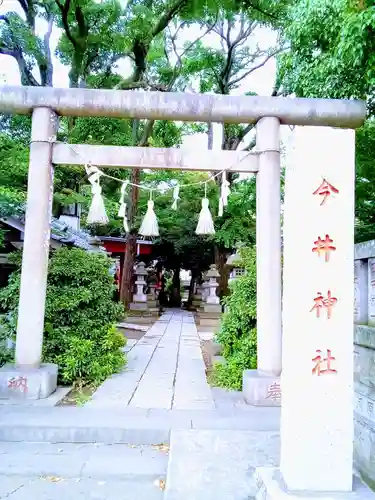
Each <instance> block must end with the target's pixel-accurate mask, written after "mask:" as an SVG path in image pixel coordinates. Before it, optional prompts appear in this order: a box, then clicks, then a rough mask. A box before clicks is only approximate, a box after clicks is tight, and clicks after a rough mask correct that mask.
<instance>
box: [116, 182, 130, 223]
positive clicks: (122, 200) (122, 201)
mask: <svg viewBox="0 0 375 500" xmlns="http://www.w3.org/2000/svg"><path fill="white" fill-rule="evenodd" d="M128 184H129V181H124V182H123V183H122V185H121V196H120V208H119V209H118V214H117V216H118V217H122V218H123V219H124V229H125V231H126V232H127V233H128V232H129V224H128V215H127V213H126V212H127V210H126V209H127V206H126V203H125V195H126V188H127V187H128Z"/></svg>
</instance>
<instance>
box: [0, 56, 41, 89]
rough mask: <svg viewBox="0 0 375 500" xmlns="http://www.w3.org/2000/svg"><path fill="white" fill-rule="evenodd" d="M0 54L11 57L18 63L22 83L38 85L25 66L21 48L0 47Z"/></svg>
mask: <svg viewBox="0 0 375 500" xmlns="http://www.w3.org/2000/svg"><path fill="white" fill-rule="evenodd" d="M0 54H3V55H5V56H10V57H13V58H14V59H15V60H16V61H17V64H18V68H19V70H20V74H21V80H22V83H23V84H26V85H31V86H33V87H39V82H38V81H37V80H36V79H35V78H34V76H33V74H32V72H31V71H30V69H29V68H28V66H27V63H26V61H25V59H24V57H23V53H22V50H21V49H9V48H8V47H0Z"/></svg>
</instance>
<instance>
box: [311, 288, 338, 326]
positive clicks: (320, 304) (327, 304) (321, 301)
mask: <svg viewBox="0 0 375 500" xmlns="http://www.w3.org/2000/svg"><path fill="white" fill-rule="evenodd" d="M336 302H337V299H336V297H332V293H331V290H328V292H327V297H323V295H322V293H321V292H318V295H317V297H315V298H314V305H313V307H312V308H311V309H310V312H312V311H314V310H315V311H316V317H317V318H320V310H321V309H323V308H324V309H327V318H328V319H330V318H331V316H332V308H333V306H334V305H335V304H336Z"/></svg>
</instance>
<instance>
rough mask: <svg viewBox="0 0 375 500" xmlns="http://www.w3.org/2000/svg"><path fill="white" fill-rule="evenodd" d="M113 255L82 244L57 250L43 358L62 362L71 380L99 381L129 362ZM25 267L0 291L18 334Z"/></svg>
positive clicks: (63, 374)
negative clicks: (111, 271) (88, 249)
mask: <svg viewBox="0 0 375 500" xmlns="http://www.w3.org/2000/svg"><path fill="white" fill-rule="evenodd" d="M110 266H111V261H110V259H109V258H108V257H107V256H105V255H103V254H98V253H88V252H85V251H84V250H80V249H77V248H72V249H69V248H62V249H59V250H56V251H54V252H53V253H52V255H51V258H50V262H49V270H48V282H47V295H46V313H45V326H44V343H43V361H44V362H48V363H57V364H58V365H59V378H60V381H61V382H63V383H66V384H75V385H86V384H89V383H90V384H95V385H97V384H99V383H101V382H102V381H103V380H105V379H106V378H107V377H108V376H110V375H111V374H113V373H115V372H117V371H119V370H120V369H121V368H122V367H123V366H124V363H125V355H124V353H123V352H122V351H121V350H120V348H121V347H123V346H124V345H125V338H124V336H123V335H122V334H121V333H119V332H118V331H117V330H116V329H115V327H114V323H115V322H116V321H117V320H118V319H119V317H120V316H121V315H122V314H123V307H122V306H121V305H120V304H118V303H116V302H115V301H114V300H113V292H114V283H113V277H112V276H111V275H110V274H109V269H110ZM19 286H20V270H18V271H16V272H15V273H13V275H12V276H11V278H10V280H9V284H8V286H7V287H6V288H5V289H3V290H2V291H1V292H0V303H1V304H2V306H3V307H4V308H5V309H6V310H7V311H8V314H7V320H6V323H7V331H8V335H13V336H14V335H15V330H16V321H17V307H18V295H19Z"/></svg>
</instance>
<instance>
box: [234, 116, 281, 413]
mask: <svg viewBox="0 0 375 500" xmlns="http://www.w3.org/2000/svg"><path fill="white" fill-rule="evenodd" d="M256 134H257V135H256V149H257V150H258V151H259V171H258V173H257V180H256V182H257V184H256V210H257V211H256V255H257V360H258V363H257V369H256V370H245V371H244V375H243V392H244V397H245V400H246V402H247V403H249V404H252V405H256V406H280V404H281V392H280V373H281V337H282V335H281V227H280V212H281V202H280V121H279V120H278V119H277V118H273V117H265V118H261V119H260V120H259V121H258V123H257V126H256Z"/></svg>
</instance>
